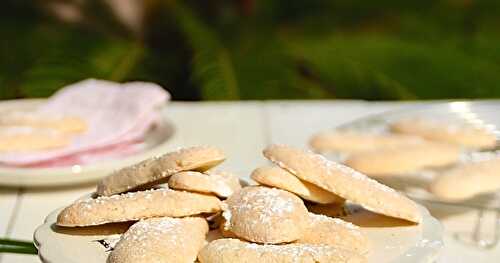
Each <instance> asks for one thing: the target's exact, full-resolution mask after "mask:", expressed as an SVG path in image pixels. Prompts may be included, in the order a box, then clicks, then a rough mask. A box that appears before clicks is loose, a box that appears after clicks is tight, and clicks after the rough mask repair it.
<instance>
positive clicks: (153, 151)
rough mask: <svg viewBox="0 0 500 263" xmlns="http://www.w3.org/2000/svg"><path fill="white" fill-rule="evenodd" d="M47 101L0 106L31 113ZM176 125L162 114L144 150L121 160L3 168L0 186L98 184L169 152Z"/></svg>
mask: <svg viewBox="0 0 500 263" xmlns="http://www.w3.org/2000/svg"><path fill="white" fill-rule="evenodd" d="M43 102H44V100H43V99H42V100H39V99H37V100H13V101H5V102H1V103H0V113H1V112H3V111H10V110H24V111H26V110H30V109H33V108H35V107H36V106H38V105H40V104H41V103H43ZM173 134H174V127H173V125H172V124H171V123H170V122H169V121H168V120H167V119H166V118H165V117H164V116H163V115H162V118H161V120H160V122H159V123H158V125H157V126H156V127H155V128H154V129H151V130H150V131H149V132H148V133H147V134H146V136H145V141H144V146H143V149H144V150H143V151H141V152H138V153H136V154H134V155H131V156H128V157H125V158H122V159H114V160H107V161H103V162H99V163H95V164H89V165H73V166H70V167H57V168H13V167H7V166H0V185H3V186H12V187H18V186H23V187H47V186H61V185H72V184H82V183H89V182H93V181H97V180H99V179H100V178H102V177H104V176H106V175H107V174H109V173H110V172H111V171H113V170H115V169H118V168H121V167H124V166H128V165H131V164H134V163H137V162H139V161H142V160H144V159H147V158H149V157H152V156H155V155H159V154H162V153H165V152H167V151H168V148H169V147H170V145H169V143H168V142H169V139H170V138H171V137H172V136H173Z"/></svg>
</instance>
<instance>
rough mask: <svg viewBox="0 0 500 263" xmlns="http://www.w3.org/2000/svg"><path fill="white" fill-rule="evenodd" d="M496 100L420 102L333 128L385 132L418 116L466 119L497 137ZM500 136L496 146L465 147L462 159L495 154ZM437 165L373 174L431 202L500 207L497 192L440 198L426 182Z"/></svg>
mask: <svg viewBox="0 0 500 263" xmlns="http://www.w3.org/2000/svg"><path fill="white" fill-rule="evenodd" d="M499 113H500V101H498V100H487V101H455V102H446V103H434V104H425V105H423V106H421V105H417V106H410V107H404V108H402V109H400V110H394V111H390V112H384V113H380V114H376V115H372V116H368V117H364V118H361V119H358V120H355V121H353V122H349V123H346V124H343V125H341V126H339V127H337V128H336V129H338V130H344V131H345V130H354V131H362V132H370V133H385V132H387V128H388V126H389V124H390V123H392V122H394V121H396V120H399V119H403V118H409V117H410V118H411V117H422V118H432V119H438V120H443V121H444V122H451V123H468V124H472V125H480V126H482V127H485V128H487V129H489V130H491V131H492V132H493V133H495V134H496V136H497V138H500V115H499ZM499 149H500V140H499V139H497V147H496V148H495V149H490V150H486V151H481V152H478V151H468V152H463V154H462V157H461V159H462V160H471V159H474V158H481V156H483V157H484V156H485V155H490V154H499V153H500V152H499V151H498V150H499ZM325 155H326V156H328V158H329V159H333V160H336V161H342V160H343V159H344V158H345V156H340V155H335V154H329V153H325ZM439 171H440V170H439V169H425V170H422V171H419V172H415V173H413V174H405V175H399V176H388V177H384V178H382V177H381V178H376V179H377V180H379V181H381V182H382V183H384V184H387V185H389V186H391V187H393V188H395V189H397V190H400V191H403V192H405V193H406V194H407V195H408V196H410V197H412V198H414V199H417V200H425V201H429V202H434V203H444V204H448V205H456V206H463V207H473V208H493V209H498V208H500V192H497V193H490V194H483V195H478V196H476V197H473V198H471V199H468V200H465V201H460V202H458V203H457V202H448V201H443V200H440V199H439V198H437V197H435V196H434V195H433V194H431V193H430V192H429V191H427V188H428V184H429V183H430V182H431V181H432V179H433V178H434V176H435V175H436V174H437V173H438V172H439Z"/></svg>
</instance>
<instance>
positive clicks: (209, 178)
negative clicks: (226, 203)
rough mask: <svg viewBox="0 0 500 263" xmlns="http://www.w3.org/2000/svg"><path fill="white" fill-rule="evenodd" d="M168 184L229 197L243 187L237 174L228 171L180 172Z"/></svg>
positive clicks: (175, 187) (182, 188)
mask: <svg viewBox="0 0 500 263" xmlns="http://www.w3.org/2000/svg"><path fill="white" fill-rule="evenodd" d="M168 185H169V186H170V187H171V188H173V189H178V190H186V191H192V192H200V193H208V194H215V195H217V196H219V197H222V198H227V197H229V196H230V195H232V194H233V193H234V192H235V191H237V190H239V189H241V185H240V180H239V179H238V177H237V176H235V175H232V174H230V173H228V172H219V171H214V172H208V173H200V172H193V171H187V172H180V173H176V174H174V175H172V176H171V177H170V179H169V180H168Z"/></svg>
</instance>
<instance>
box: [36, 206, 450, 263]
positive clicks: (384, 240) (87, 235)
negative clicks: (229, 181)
mask: <svg viewBox="0 0 500 263" xmlns="http://www.w3.org/2000/svg"><path fill="white" fill-rule="evenodd" d="M420 210H421V213H422V216H423V220H422V223H421V224H419V225H404V226H401V225H399V226H388V224H390V222H394V221H395V220H396V219H390V218H387V217H383V216H378V215H375V214H373V213H369V212H367V211H366V210H358V212H354V213H353V214H352V215H351V216H350V218H356V217H357V219H358V220H364V222H366V223H367V224H370V225H372V226H371V227H362V231H363V232H364V233H365V234H366V236H367V237H368V239H369V242H370V246H371V247H370V252H369V255H368V262H370V263H372V262H373V263H375V262H376V263H386V262H394V263H396V262H398V263H430V262H435V261H436V259H437V258H438V256H439V252H440V250H441V249H442V248H443V241H442V235H443V229H442V227H441V224H440V223H439V222H438V221H437V220H436V219H435V218H434V217H432V216H431V215H430V214H429V212H428V211H427V209H425V208H424V207H420ZM59 211H61V209H58V210H56V211H54V212H52V213H50V214H49V215H48V216H47V218H46V220H45V223H44V224H43V225H41V226H40V227H38V228H37V229H36V231H35V234H34V241H35V245H36V246H37V247H38V253H39V257H40V259H41V260H42V262H47V263H63V262H64V263H86V262H95V263H104V262H106V260H107V257H108V255H109V252H110V247H106V246H105V245H104V244H103V243H100V242H99V241H98V240H105V241H107V242H108V243H111V244H112V243H114V242H116V241H117V240H118V238H119V237H120V233H123V232H124V231H125V230H126V229H127V225H116V226H114V227H113V228H111V229H110V228H109V226H108V227H90V228H61V227H57V226H56V225H55V222H56V218H57V214H58V213H59ZM377 222H378V223H380V225H378V226H376V227H374V226H373V225H374V224H377ZM111 246H112V245H111Z"/></svg>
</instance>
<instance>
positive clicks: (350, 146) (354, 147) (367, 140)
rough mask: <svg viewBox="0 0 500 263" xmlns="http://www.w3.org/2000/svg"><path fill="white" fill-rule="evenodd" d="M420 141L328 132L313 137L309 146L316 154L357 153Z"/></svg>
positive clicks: (419, 140)
mask: <svg viewBox="0 0 500 263" xmlns="http://www.w3.org/2000/svg"><path fill="white" fill-rule="evenodd" d="M421 141H422V139H420V138H419V137H416V136H411V135H401V134H369V133H358V132H352V131H350V132H342V131H330V132H321V133H318V134H316V135H314V136H313V137H312V138H311V140H310V141H309V144H310V146H311V147H312V148H313V149H314V150H315V151H318V152H341V153H357V152H364V151H372V150H376V149H383V148H387V147H398V146H404V145H408V144H414V143H419V142H421Z"/></svg>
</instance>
